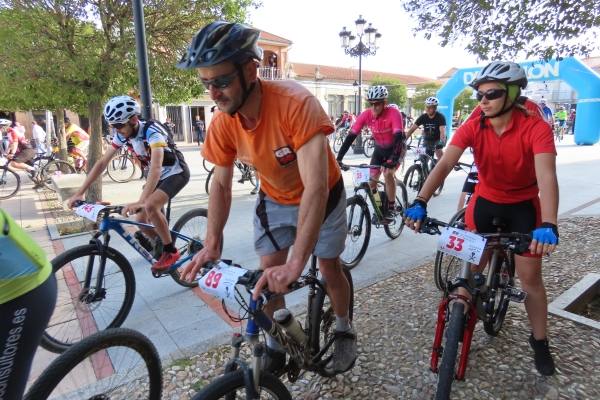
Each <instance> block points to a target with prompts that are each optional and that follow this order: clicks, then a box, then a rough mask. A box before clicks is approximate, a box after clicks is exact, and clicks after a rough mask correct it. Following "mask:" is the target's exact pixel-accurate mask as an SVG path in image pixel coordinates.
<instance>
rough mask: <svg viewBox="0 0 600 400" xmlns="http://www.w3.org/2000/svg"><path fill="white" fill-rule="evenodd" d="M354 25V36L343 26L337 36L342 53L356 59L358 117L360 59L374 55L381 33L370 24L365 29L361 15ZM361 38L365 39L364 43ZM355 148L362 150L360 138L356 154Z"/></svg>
mask: <svg viewBox="0 0 600 400" xmlns="http://www.w3.org/2000/svg"><path fill="white" fill-rule="evenodd" d="M354 23H355V24H356V36H354V35H353V34H352V32H350V31H349V30H347V29H346V27H345V26H344V27H343V28H342V31H341V32H340V33H339V36H340V41H341V45H342V49H344V52H345V53H346V54H348V55H349V56H351V57H358V102H357V103H358V104H357V107H356V114H357V115H359V114H360V112H361V111H362V58H363V56H365V57H366V56H369V55H371V56H374V55H375V53H376V52H377V49H378V48H379V46H378V45H377V40H378V39H379V38H380V37H381V33H379V32H377V29H375V28H374V27H373V25H372V24H371V23H370V22H369V26H367V28H366V29H365V25H366V23H367V21H366V20H365V19H364V18H363V17H362V15H359V16H358V19H357V20H356V21H354ZM363 37H364V38H365V40H364V41H363ZM357 38H358V43H356V45H355V44H354V40H356V39H357ZM357 148H362V144H361V139H360V137H359V138H358V141H357V143H356V145H355V146H354V153H357Z"/></svg>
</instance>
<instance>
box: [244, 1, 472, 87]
mask: <svg viewBox="0 0 600 400" xmlns="http://www.w3.org/2000/svg"><path fill="white" fill-rule="evenodd" d="M359 15H362V16H363V18H364V19H366V20H367V24H368V23H369V22H371V23H372V24H373V27H375V28H377V30H378V32H380V33H381V34H382V37H381V38H380V40H379V46H380V47H379V50H377V54H376V55H375V56H368V57H366V58H363V60H362V61H363V63H362V67H363V69H364V70H370V71H380V72H393V73H398V74H407V75H416V76H421V77H426V78H437V77H439V76H441V75H443V74H444V73H445V72H446V71H448V70H449V69H450V68H452V67H473V66H477V65H480V64H481V63H477V61H476V57H475V56H473V55H471V54H469V53H467V52H466V51H465V50H464V49H463V48H464V46H462V47H461V46H460V44H454V45H449V46H446V47H445V48H443V47H441V46H439V45H438V42H439V41H440V40H439V38H435V37H434V38H432V39H431V40H426V39H424V38H423V36H422V35H417V36H416V37H415V36H414V35H413V32H412V28H413V27H414V26H415V25H416V22H413V21H411V19H410V18H409V16H408V15H407V14H406V12H405V11H404V10H403V8H402V4H401V1H400V0H360V1H359V0H295V1H292V0H262V7H260V8H258V9H257V10H251V12H250V16H249V22H250V23H251V24H252V25H253V26H255V27H256V28H258V29H261V30H264V31H267V32H270V33H273V34H275V35H278V36H282V37H284V38H286V39H289V40H291V41H292V42H293V44H292V47H291V49H290V52H289V60H290V61H291V62H299V63H309V64H321V65H332V66H338V67H346V68H356V69H357V70H358V58H353V57H350V56H348V55H346V54H345V53H344V50H343V49H342V48H341V45H340V38H339V33H340V31H341V30H342V28H343V27H344V26H345V27H346V29H348V30H350V31H352V33H355V32H356V26H355V24H354V21H355V20H356V19H358V16H359ZM450 46H452V47H450Z"/></svg>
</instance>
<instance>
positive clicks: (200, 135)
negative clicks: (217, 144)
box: [194, 115, 204, 146]
mask: <svg viewBox="0 0 600 400" xmlns="http://www.w3.org/2000/svg"><path fill="white" fill-rule="evenodd" d="M194 131H195V133H196V138H197V140H198V146H200V145H201V143H204V121H202V119H201V118H200V116H199V115H196V121H194Z"/></svg>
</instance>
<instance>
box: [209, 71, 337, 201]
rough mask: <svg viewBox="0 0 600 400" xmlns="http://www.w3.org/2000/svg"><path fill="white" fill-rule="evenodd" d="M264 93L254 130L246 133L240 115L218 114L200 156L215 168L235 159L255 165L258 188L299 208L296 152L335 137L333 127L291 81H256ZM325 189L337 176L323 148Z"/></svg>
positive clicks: (311, 98) (318, 106) (303, 90)
mask: <svg viewBox="0 0 600 400" xmlns="http://www.w3.org/2000/svg"><path fill="white" fill-rule="evenodd" d="M259 83H260V85H261V89H262V99H261V105H260V115H259V118H258V121H257V123H256V127H255V128H254V129H252V130H247V129H244V128H243V126H242V123H241V121H240V117H239V115H238V114H235V115H234V116H233V117H232V116H230V115H229V114H226V113H222V112H219V113H217V114H216V115H215V116H214V117H213V120H212V122H211V124H210V126H209V128H208V134H207V135H206V136H207V137H206V143H204V149H203V151H202V155H203V156H204V158H206V159H207V160H208V161H210V162H212V163H213V164H216V165H221V166H230V165H232V164H233V161H234V160H235V159H236V158H238V159H240V160H241V161H243V162H245V163H246V164H250V165H252V166H254V168H255V169H256V171H257V172H258V176H259V178H260V188H261V190H262V191H263V192H265V194H266V195H267V196H269V197H271V198H272V199H273V200H275V201H276V202H278V203H280V204H293V205H297V204H300V198H301V197H302V192H303V191H304V185H303V184H302V180H301V179H300V171H299V169H298V160H297V156H296V153H297V151H298V149H299V148H300V147H302V146H303V145H304V144H305V143H306V142H308V141H309V140H310V139H312V138H313V137H314V136H315V135H328V134H330V133H331V132H333V130H334V129H333V124H332V123H331V120H330V119H329V117H328V116H327V114H326V113H325V111H324V110H323V107H321V104H319V102H318V101H317V99H316V98H315V97H314V96H313V95H312V94H311V93H310V92H309V91H308V90H307V89H306V88H304V87H303V86H302V85H300V84H299V83H296V82H294V81H276V82H275V81H259ZM327 158H328V164H329V166H328V171H329V177H328V182H329V189H331V188H332V187H333V186H334V185H335V184H336V183H337V181H338V180H339V179H340V177H341V173H340V169H339V167H338V165H337V162H336V161H335V157H334V155H333V153H332V152H331V149H330V148H329V146H327Z"/></svg>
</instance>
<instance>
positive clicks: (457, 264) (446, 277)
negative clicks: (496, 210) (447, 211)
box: [433, 207, 467, 292]
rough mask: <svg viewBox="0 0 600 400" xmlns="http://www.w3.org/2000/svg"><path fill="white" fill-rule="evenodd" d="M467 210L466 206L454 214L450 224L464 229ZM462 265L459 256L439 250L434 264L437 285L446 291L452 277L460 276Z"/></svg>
mask: <svg viewBox="0 0 600 400" xmlns="http://www.w3.org/2000/svg"><path fill="white" fill-rule="evenodd" d="M466 210H467V208H466V207H465V208H463V209H462V210H460V211H459V212H457V213H456V214H454V216H453V217H452V218H451V219H450V222H448V224H449V225H450V226H455V227H458V228H461V229H463V224H464V222H465V211H466ZM462 265H463V262H462V261H461V260H460V259H459V258H456V257H454V256H451V255H449V254H444V253H443V252H441V251H438V252H437V253H436V255H435V263H434V265H433V280H434V281H435V286H437V288H438V289H439V290H441V291H442V292H444V291H445V290H446V287H447V286H448V285H447V282H449V281H452V279H454V278H455V277H457V276H458V273H459V272H460V269H461V268H462Z"/></svg>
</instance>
